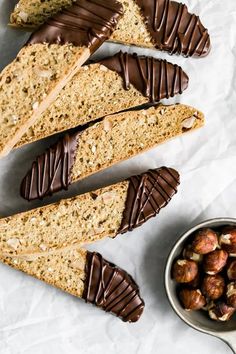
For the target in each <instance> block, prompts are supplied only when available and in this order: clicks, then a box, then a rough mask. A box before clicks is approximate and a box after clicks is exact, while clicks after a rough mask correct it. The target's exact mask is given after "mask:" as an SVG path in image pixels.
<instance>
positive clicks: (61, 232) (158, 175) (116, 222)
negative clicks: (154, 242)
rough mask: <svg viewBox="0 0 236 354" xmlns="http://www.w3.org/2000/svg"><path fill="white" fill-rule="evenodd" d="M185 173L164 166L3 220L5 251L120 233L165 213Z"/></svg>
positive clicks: (0, 237)
mask: <svg viewBox="0 0 236 354" xmlns="http://www.w3.org/2000/svg"><path fill="white" fill-rule="evenodd" d="M178 185H179V174H178V172H176V171H175V170H173V169H171V168H167V167H162V168H159V169H156V170H150V171H148V172H146V173H144V174H142V175H139V176H134V177H131V178H130V179H128V180H126V181H123V182H120V183H117V184H114V185H112V186H109V187H105V188H102V189H99V190H97V191H94V192H90V193H87V194H83V195H80V196H77V197H74V198H70V199H64V200H61V201H60V202H57V203H54V204H51V205H47V206H44V207H40V208H37V209H34V210H31V211H27V212H24V213H21V214H17V215H13V216H10V217H7V218H2V219H0V250H1V252H2V253H4V254H5V255H7V254H11V255H20V254H23V253H24V254H27V253H35V254H37V253H40V252H41V251H42V249H44V250H45V251H46V250H47V251H48V252H51V251H53V250H56V249H61V248H63V247H64V248H66V247H70V246H71V245H81V244H85V243H89V242H93V241H97V240H100V239H103V238H105V237H115V236H117V235H118V234H121V233H125V232H126V231H131V230H133V229H134V228H136V227H138V226H140V225H142V224H143V223H144V222H145V221H147V220H149V219H150V218H151V217H153V216H155V215H156V214H158V213H159V211H160V210H161V209H162V208H163V207H165V206H166V205H167V204H168V203H169V202H170V200H171V198H172V197H173V195H174V194H175V193H176V192H177V187H178Z"/></svg>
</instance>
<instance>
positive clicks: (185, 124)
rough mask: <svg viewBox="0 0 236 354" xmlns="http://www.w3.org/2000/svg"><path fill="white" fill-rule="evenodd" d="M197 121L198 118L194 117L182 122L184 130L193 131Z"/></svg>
mask: <svg viewBox="0 0 236 354" xmlns="http://www.w3.org/2000/svg"><path fill="white" fill-rule="evenodd" d="M195 121H196V117H195V116H192V117H190V118H186V119H184V120H183V121H182V128H183V129H187V130H188V129H191V128H192V127H193V125H194V123H195Z"/></svg>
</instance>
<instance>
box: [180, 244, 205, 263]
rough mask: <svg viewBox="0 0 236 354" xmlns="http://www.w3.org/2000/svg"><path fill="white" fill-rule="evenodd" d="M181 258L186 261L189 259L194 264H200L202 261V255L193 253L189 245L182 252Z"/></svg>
mask: <svg viewBox="0 0 236 354" xmlns="http://www.w3.org/2000/svg"><path fill="white" fill-rule="evenodd" d="M183 257H184V258H186V259H190V260H192V261H194V262H201V261H202V259H203V255H202V254H199V253H195V252H193V250H192V246H191V245H188V246H187V247H185V249H184V250H183Z"/></svg>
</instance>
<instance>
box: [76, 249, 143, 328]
mask: <svg viewBox="0 0 236 354" xmlns="http://www.w3.org/2000/svg"><path fill="white" fill-rule="evenodd" d="M83 298H84V299H85V301H86V302H89V303H92V304H94V305H96V306H98V307H100V308H102V309H103V310H105V311H106V312H111V313H113V314H114V315H116V316H117V317H120V318H121V319H122V320H123V321H125V322H136V321H138V319H139V318H140V316H141V315H142V312H143V309H144V301H143V300H142V299H141V297H140V294H139V288H138V286H137V284H136V283H135V281H134V280H133V279H132V278H131V276H130V275H128V274H127V273H126V272H125V271H124V270H122V269H120V268H118V267H117V266H115V265H114V264H112V263H110V262H108V261H106V260H105V259H103V257H102V256H101V255H100V254H99V253H95V252H94V253H91V252H88V255H87V264H86V280H85V290H84V293H83Z"/></svg>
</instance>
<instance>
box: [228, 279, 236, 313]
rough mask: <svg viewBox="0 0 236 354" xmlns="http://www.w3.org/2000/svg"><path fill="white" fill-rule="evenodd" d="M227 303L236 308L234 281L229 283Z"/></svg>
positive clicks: (235, 286)
mask: <svg viewBox="0 0 236 354" xmlns="http://www.w3.org/2000/svg"><path fill="white" fill-rule="evenodd" d="M226 298H227V305H228V306H230V307H233V308H234V309H236V282H235V281H233V282H232V283H229V284H228V285H227V292H226Z"/></svg>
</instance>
